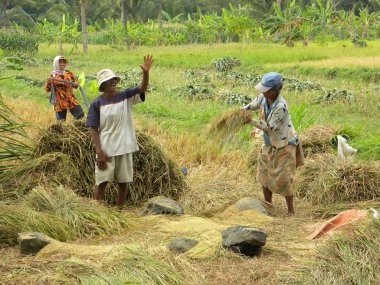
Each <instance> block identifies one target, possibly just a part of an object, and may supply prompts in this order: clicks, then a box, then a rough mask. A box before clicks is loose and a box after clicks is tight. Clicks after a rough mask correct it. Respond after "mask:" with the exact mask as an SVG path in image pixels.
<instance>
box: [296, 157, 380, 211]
mask: <svg viewBox="0 0 380 285" xmlns="http://www.w3.org/2000/svg"><path fill="white" fill-rule="evenodd" d="M295 190H296V193H297V195H298V196H299V197H302V198H305V199H306V200H309V201H311V202H312V203H313V204H314V205H332V204H339V203H352V202H360V201H368V200H374V199H378V198H379V197H380V162H378V161H354V160H341V159H339V158H338V157H336V156H333V155H327V154H324V155H319V156H315V157H314V159H310V160H308V161H307V163H306V164H305V165H304V166H303V167H301V168H300V171H298V172H297V176H296V179H295Z"/></svg>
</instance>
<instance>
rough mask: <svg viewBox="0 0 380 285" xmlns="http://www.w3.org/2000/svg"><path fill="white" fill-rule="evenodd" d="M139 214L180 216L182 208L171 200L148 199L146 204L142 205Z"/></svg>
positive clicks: (162, 198)
mask: <svg viewBox="0 0 380 285" xmlns="http://www.w3.org/2000/svg"><path fill="white" fill-rule="evenodd" d="M141 213H142V214H143V215H158V214H168V215H182V214H183V208H182V207H181V206H180V205H179V204H178V203H177V202H176V201H174V200H172V199H169V198H166V197H162V196H158V197H154V198H152V199H149V200H148V202H147V203H146V204H145V205H144V207H143V209H142V211H141Z"/></svg>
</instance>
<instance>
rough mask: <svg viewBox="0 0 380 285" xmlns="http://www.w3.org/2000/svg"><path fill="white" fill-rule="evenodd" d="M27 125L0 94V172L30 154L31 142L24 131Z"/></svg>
mask: <svg viewBox="0 0 380 285" xmlns="http://www.w3.org/2000/svg"><path fill="white" fill-rule="evenodd" d="M27 125H28V124H27V123H25V122H23V121H21V120H20V119H18V118H17V115H16V114H15V113H14V112H13V111H12V110H11V109H10V108H9V107H8V106H7V105H6V104H5V99H4V97H2V96H1V95H0V173H1V172H3V171H4V170H6V169H7V168H9V167H10V166H11V165H12V164H13V163H15V162H16V161H20V160H21V161H22V160H24V159H25V158H26V157H28V156H29V155H30V154H31V152H32V147H31V143H32V142H31V141H30V139H29V137H28V135H27V133H26V131H25V128H26V126H27Z"/></svg>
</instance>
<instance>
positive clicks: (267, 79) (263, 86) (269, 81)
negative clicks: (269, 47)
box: [255, 72, 282, 93]
mask: <svg viewBox="0 0 380 285" xmlns="http://www.w3.org/2000/svg"><path fill="white" fill-rule="evenodd" d="M281 82H282V76H281V74H280V73H278V72H269V73H266V74H264V76H263V78H262V79H261V82H260V83H258V84H257V85H256V86H255V88H256V90H257V91H259V92H260V93H264V92H267V91H268V90H270V89H272V88H273V87H276V86H278V85H280V83H281Z"/></svg>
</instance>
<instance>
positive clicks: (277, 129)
mask: <svg viewBox="0 0 380 285" xmlns="http://www.w3.org/2000/svg"><path fill="white" fill-rule="evenodd" d="M245 109H246V110H252V111H256V110H260V111H259V120H258V121H257V120H253V122H254V125H255V127H256V128H258V129H260V130H263V131H264V134H265V133H266V135H265V136H264V143H265V144H270V145H272V146H274V147H276V148H280V147H283V146H285V145H287V144H288V143H289V141H291V140H292V139H293V138H294V136H296V135H297V134H296V131H295V129H294V127H293V124H292V121H291V119H290V115H289V111H288V107H287V103H286V101H285V99H284V98H283V97H282V96H281V95H278V96H277V98H276V100H275V101H274V102H273V104H272V106H271V107H268V104H267V100H266V98H265V97H264V95H263V94H260V96H258V97H256V98H255V99H253V101H252V102H251V103H249V104H248V105H246V106H245Z"/></svg>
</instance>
